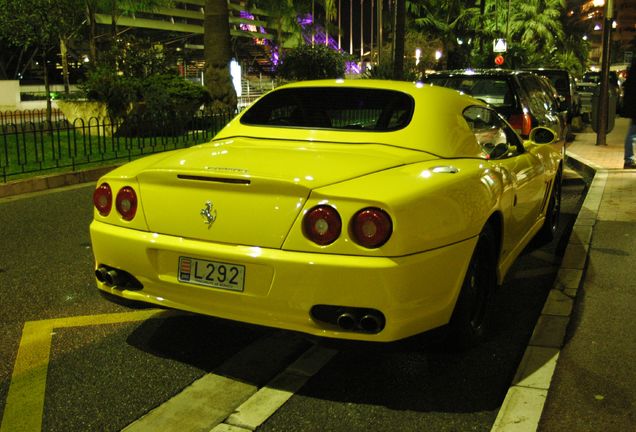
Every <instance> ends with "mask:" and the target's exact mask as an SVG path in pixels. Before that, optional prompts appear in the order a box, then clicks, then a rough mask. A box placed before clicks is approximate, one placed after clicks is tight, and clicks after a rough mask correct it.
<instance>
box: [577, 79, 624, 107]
mask: <svg viewBox="0 0 636 432" xmlns="http://www.w3.org/2000/svg"><path fill="white" fill-rule="evenodd" d="M581 81H582V82H585V83H594V84H600V82H601V72H600V71H587V72H585V73H584V74H583V78H582V79H581ZM608 84H609V91H610V92H612V94H613V96H614V98H615V99H616V112H617V113H620V112H621V111H622V109H623V86H622V85H621V81H620V80H619V78H618V74H617V73H616V72H615V71H608Z"/></svg>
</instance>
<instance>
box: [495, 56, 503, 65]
mask: <svg viewBox="0 0 636 432" xmlns="http://www.w3.org/2000/svg"><path fill="white" fill-rule="evenodd" d="M495 64H496V65H497V66H501V65H502V64H504V57H503V56H502V55H501V54H499V55H498V56H497V57H495Z"/></svg>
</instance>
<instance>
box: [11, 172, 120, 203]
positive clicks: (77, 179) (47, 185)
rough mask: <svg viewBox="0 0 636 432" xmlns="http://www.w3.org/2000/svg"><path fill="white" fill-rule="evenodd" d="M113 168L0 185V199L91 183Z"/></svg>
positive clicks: (38, 177)
mask: <svg viewBox="0 0 636 432" xmlns="http://www.w3.org/2000/svg"><path fill="white" fill-rule="evenodd" d="M114 168H116V166H107V167H99V168H94V169H90V170H84V171H73V172H68V173H62V174H53V175H49V176H37V177H32V178H29V179H25V180H14V181H10V182H8V183H0V198H5V197H9V196H13V195H20V194H25V193H31V192H40V191H44V190H47V189H53V188H59V187H64V186H72V185H76V184H80V183H88V182H93V181H96V180H97V179H99V178H100V177H101V176H103V175H104V174H106V173H107V172H109V171H112V170H113V169H114Z"/></svg>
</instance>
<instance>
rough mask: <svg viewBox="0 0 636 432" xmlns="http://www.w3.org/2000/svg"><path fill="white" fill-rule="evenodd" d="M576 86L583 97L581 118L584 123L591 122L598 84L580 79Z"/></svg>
mask: <svg viewBox="0 0 636 432" xmlns="http://www.w3.org/2000/svg"><path fill="white" fill-rule="evenodd" d="M576 87H577V89H578V92H579V96H580V98H581V118H582V119H583V122H584V123H590V122H591V121H592V120H591V115H592V98H593V97H594V92H595V91H597V88H598V84H597V83H595V82H587V81H579V82H577V83H576Z"/></svg>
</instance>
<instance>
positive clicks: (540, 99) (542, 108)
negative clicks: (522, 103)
mask: <svg viewBox="0 0 636 432" xmlns="http://www.w3.org/2000/svg"><path fill="white" fill-rule="evenodd" d="M519 82H520V83H521V87H523V89H524V90H525V92H526V94H527V95H528V105H529V106H530V111H532V113H534V114H535V115H538V114H542V113H545V112H546V111H548V110H549V109H550V105H551V104H550V100H549V98H548V97H547V96H546V94H545V90H544V89H543V87H542V86H541V84H540V83H539V78H538V77H536V76H532V75H529V74H527V75H519Z"/></svg>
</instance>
